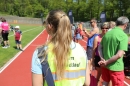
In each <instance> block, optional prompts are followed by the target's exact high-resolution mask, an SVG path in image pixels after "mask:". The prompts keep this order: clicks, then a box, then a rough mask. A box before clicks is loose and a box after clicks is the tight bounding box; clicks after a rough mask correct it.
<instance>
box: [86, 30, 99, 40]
mask: <svg viewBox="0 0 130 86" xmlns="http://www.w3.org/2000/svg"><path fill="white" fill-rule="evenodd" d="M85 33H86V35H87V36H88V37H89V38H90V37H92V36H93V35H94V34H96V33H98V28H94V29H93V30H92V31H90V33H89V32H87V31H85Z"/></svg>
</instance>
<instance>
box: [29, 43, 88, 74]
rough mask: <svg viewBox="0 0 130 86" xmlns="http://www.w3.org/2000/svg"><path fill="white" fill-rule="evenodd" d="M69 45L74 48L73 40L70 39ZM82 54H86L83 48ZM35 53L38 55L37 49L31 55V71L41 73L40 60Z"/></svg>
mask: <svg viewBox="0 0 130 86" xmlns="http://www.w3.org/2000/svg"><path fill="white" fill-rule="evenodd" d="M70 47H71V49H73V48H75V47H76V44H75V42H73V41H72V43H71V46H70ZM46 48H47V47H46ZM83 50H84V49H83ZM84 54H85V55H86V52H85V50H84ZM37 55H38V50H35V51H34V53H33V56H32V67H31V71H32V72H33V73H35V74H42V66H41V62H40V59H39V58H38V56H37ZM86 59H87V55H86Z"/></svg>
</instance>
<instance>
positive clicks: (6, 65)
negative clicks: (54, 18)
mask: <svg viewBox="0 0 130 86" xmlns="http://www.w3.org/2000/svg"><path fill="white" fill-rule="evenodd" d="M43 31H45V29H44V30H43ZM43 31H42V32H43ZM42 32H41V33H40V34H39V35H41V34H42ZM39 35H38V36H39ZM38 36H36V37H35V38H34V39H33V40H32V41H31V42H30V43H28V44H27V45H26V46H25V47H24V48H23V50H25V49H26V48H27V47H28V46H29V45H30V44H31V43H32V42H33V41H34V40H35V39H36V38H38ZM23 52H24V51H23ZM21 53H22V51H20V52H18V53H17V54H16V55H15V56H14V57H13V58H12V59H10V60H9V61H8V62H7V63H6V64H5V65H4V66H3V67H1V68H0V73H2V72H3V71H4V69H6V68H7V67H8V66H9V65H10V64H11V63H12V62H13V61H14V60H15V59H16V58H17V57H18V56H19V55H20V54H21Z"/></svg>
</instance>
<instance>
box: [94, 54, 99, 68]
mask: <svg viewBox="0 0 130 86" xmlns="http://www.w3.org/2000/svg"><path fill="white" fill-rule="evenodd" d="M100 60H101V59H100V57H99V56H95V57H94V64H95V67H100V65H99V64H98V62H99V61H100Z"/></svg>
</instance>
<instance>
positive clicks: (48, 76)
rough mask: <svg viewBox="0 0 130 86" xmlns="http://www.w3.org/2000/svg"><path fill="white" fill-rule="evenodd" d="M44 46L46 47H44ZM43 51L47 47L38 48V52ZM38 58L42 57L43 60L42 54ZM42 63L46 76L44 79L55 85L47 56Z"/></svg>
mask: <svg viewBox="0 0 130 86" xmlns="http://www.w3.org/2000/svg"><path fill="white" fill-rule="evenodd" d="M43 48H44V49H43ZM41 52H43V53H44V52H45V47H41V48H38V54H39V53H41ZM38 58H39V59H40V61H41V60H42V56H38ZM41 65H42V74H43V76H44V79H45V80H46V82H47V84H48V86H55V83H54V80H53V77H52V73H51V70H50V67H49V64H48V61H47V57H46V58H45V60H44V61H43V62H41Z"/></svg>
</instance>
